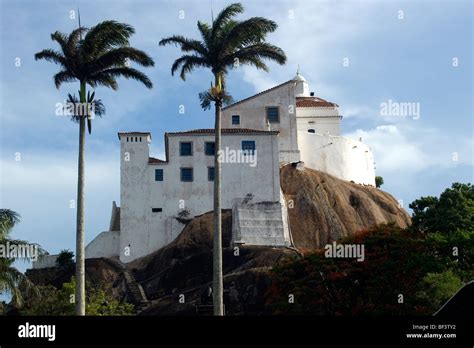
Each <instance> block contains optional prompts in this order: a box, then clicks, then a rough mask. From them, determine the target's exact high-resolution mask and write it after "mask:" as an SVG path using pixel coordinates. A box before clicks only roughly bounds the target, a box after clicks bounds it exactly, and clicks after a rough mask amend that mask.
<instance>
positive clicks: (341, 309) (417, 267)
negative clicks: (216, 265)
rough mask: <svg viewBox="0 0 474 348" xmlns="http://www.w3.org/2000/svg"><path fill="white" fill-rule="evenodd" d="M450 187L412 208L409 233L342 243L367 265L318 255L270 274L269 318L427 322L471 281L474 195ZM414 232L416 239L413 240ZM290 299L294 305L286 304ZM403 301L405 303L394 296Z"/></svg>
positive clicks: (390, 228)
mask: <svg viewBox="0 0 474 348" xmlns="http://www.w3.org/2000/svg"><path fill="white" fill-rule="evenodd" d="M472 190H473V189H472V186H471V185H470V184H457V183H455V184H453V185H452V187H451V188H450V189H447V190H446V191H444V192H443V193H442V194H441V196H440V198H439V199H438V198H437V197H422V198H421V199H419V200H416V201H414V202H413V203H412V204H411V205H410V207H411V208H412V209H413V210H414V214H413V226H412V227H410V228H408V229H405V230H403V229H400V228H397V227H395V226H394V225H393V224H388V225H380V226H376V227H373V228H371V229H369V230H365V231H361V232H359V233H358V234H357V235H355V236H353V237H351V238H347V239H346V240H343V241H340V242H341V243H350V244H363V245H364V247H365V261H364V262H357V261H356V260H355V259H342V258H341V259H337V258H326V257H325V256H324V251H323V250H320V251H318V252H315V253H313V254H309V255H306V256H305V257H304V258H303V259H301V260H289V261H287V262H286V263H283V264H281V265H279V266H278V267H276V268H274V269H273V271H272V274H273V282H272V286H271V288H270V290H269V291H268V293H267V294H266V295H267V296H266V301H267V304H268V306H269V308H270V310H271V312H273V313H276V314H282V313H285V314H316V315H318V314H319V315H345V316H351V315H381V314H382V315H420V314H421V315H429V314H432V313H434V312H435V311H436V310H438V309H439V306H440V305H441V304H442V303H444V302H445V301H446V300H447V299H448V298H449V297H450V296H452V295H453V294H454V293H455V292H456V291H457V290H459V289H460V288H461V287H462V285H463V284H464V283H467V282H468V281H470V280H472V279H473V278H474V229H473V216H474V214H473V212H474V211H473V191H472ZM413 232H415V233H413ZM288 294H293V295H294V296H295V303H294V304H291V303H288ZM399 294H403V297H404V301H403V303H398V301H397V300H398V295H399Z"/></svg>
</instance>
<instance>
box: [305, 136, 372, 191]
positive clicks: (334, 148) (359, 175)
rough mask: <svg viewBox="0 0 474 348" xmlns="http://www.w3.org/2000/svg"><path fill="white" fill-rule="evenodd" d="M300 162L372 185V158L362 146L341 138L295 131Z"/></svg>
mask: <svg viewBox="0 0 474 348" xmlns="http://www.w3.org/2000/svg"><path fill="white" fill-rule="evenodd" d="M298 145H299V148H300V151H301V160H302V161H303V162H304V163H305V165H306V166H307V167H310V168H313V169H316V170H320V171H322V172H325V173H328V174H331V175H334V176H335V177H338V178H340V179H343V180H347V181H354V182H355V183H358V184H366V185H372V186H375V169H374V156H373V154H372V151H371V150H370V148H369V147H368V146H367V145H365V144H364V143H362V142H360V141H358V140H355V139H351V138H345V137H341V136H332V135H324V134H312V133H308V132H306V131H300V132H298Z"/></svg>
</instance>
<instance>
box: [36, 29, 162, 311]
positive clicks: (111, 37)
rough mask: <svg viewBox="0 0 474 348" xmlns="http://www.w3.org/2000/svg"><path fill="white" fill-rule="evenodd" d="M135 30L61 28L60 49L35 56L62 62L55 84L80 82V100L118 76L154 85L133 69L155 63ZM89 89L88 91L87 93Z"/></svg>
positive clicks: (79, 262) (81, 265) (80, 192)
mask: <svg viewBox="0 0 474 348" xmlns="http://www.w3.org/2000/svg"><path fill="white" fill-rule="evenodd" d="M134 33H135V29H134V28H133V27H132V26H130V25H128V24H124V23H118V22H116V21H103V22H100V23H98V24H97V25H95V26H93V27H92V28H90V29H88V28H84V27H79V28H77V29H75V30H73V31H72V32H71V33H70V34H69V35H66V34H63V33H61V32H59V31H56V32H54V33H53V34H51V39H52V40H53V41H56V42H57V43H58V44H59V47H60V51H56V50H53V49H44V50H42V51H41V52H38V53H36V54H35V59H36V60H38V59H45V60H47V61H50V62H53V63H56V64H58V65H59V66H60V67H61V70H60V71H59V72H58V73H57V74H55V75H54V84H55V85H56V88H59V87H60V86H61V84H63V83H64V82H73V81H79V86H80V90H79V102H80V103H81V104H86V103H88V100H89V99H92V100H93V99H94V97H93V96H92V98H90V96H91V95H90V94H88V92H87V91H86V88H87V85H89V86H91V87H92V88H95V87H97V86H104V87H109V88H112V89H113V90H116V89H117V88H118V84H117V78H118V77H124V78H126V79H134V80H136V81H139V82H141V83H143V84H144V85H145V86H146V87H147V88H152V86H153V84H152V83H151V81H150V79H149V78H148V77H147V76H146V75H145V74H144V73H142V72H141V71H139V70H137V69H135V68H132V67H131V66H130V63H131V62H134V63H136V64H138V65H140V66H144V67H150V66H153V65H154V62H153V59H151V57H150V56H148V55H147V54H146V53H145V52H143V51H141V50H138V49H136V48H133V47H131V46H130V42H129V39H130V37H131V36H132V35H133V34H134ZM86 92H87V93H86ZM92 95H93V94H92ZM75 116H78V117H79V118H78V119H77V117H76V118H74V117H73V119H74V120H75V121H78V123H79V157H78V184H77V222H76V277H77V280H78V281H77V284H76V286H77V289H76V298H77V306H76V313H77V315H84V314H85V262H84V254H85V249H84V234H85V231H84V209H85V204H84V185H85V183H84V181H85V176H84V171H85V163H84V162H85V139H86V138H85V135H86V131H85V128H86V119H87V123H88V127H89V132H90V130H91V124H90V122H91V117H90V115H89V114H86V115H75Z"/></svg>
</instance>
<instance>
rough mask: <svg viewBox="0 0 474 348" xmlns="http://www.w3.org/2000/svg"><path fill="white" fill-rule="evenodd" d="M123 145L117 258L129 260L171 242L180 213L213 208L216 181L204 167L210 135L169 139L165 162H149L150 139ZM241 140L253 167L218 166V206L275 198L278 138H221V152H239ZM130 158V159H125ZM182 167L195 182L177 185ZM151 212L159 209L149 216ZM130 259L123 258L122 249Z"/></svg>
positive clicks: (210, 161)
mask: <svg viewBox="0 0 474 348" xmlns="http://www.w3.org/2000/svg"><path fill="white" fill-rule="evenodd" d="M142 137H143V138H142V140H143V141H142V142H127V141H126V138H127V137H126V136H123V135H122V136H121V137H120V140H121V169H120V170H121V182H120V185H121V195H120V200H121V215H120V229H121V231H120V247H119V252H120V253H119V254H120V259H121V261H123V262H130V261H132V260H133V259H136V258H137V257H140V256H144V255H147V254H150V253H152V252H153V251H156V250H157V249H159V248H161V247H162V246H165V245H167V244H169V243H170V242H172V241H173V240H174V239H175V238H176V237H177V235H178V234H179V233H180V232H181V230H182V228H183V227H184V225H183V224H181V223H180V222H178V221H177V220H176V217H177V216H178V214H179V213H180V211H183V210H187V211H189V213H190V214H189V218H192V217H194V216H196V215H200V214H203V213H206V212H209V211H212V210H213V191H214V182H213V181H209V180H208V167H214V156H208V155H206V154H205V142H214V134H212V133H210V134H189V135H179V136H177V135H172V134H170V135H168V137H167V139H168V151H167V153H168V156H169V158H168V162H167V163H159V164H156V163H153V164H150V163H148V159H149V149H148V140H146V139H145V138H146V137H144V136H142ZM243 140H253V141H255V144H256V150H257V165H256V166H255V167H251V166H250V165H249V164H247V163H223V164H222V208H223V209H231V208H232V201H233V200H234V199H235V198H244V197H245V196H246V195H247V194H248V193H251V194H253V196H254V198H253V201H254V202H259V201H269V202H276V201H278V200H279V192H280V191H279V190H280V175H279V165H278V163H279V162H278V136H277V135H276V134H272V133H264V134H223V136H222V148H223V149H225V148H228V149H231V150H240V149H241V142H242V141H243ZM180 142H192V143H193V155H192V156H180V154H179V143H180ZM127 159H128V160H127ZM180 168H193V172H194V180H193V182H181V177H180ZM155 169H163V181H155ZM153 208H159V209H161V211H160V212H153V211H152V209H153ZM127 247H129V248H130V255H125V254H124V252H123V251H124V250H125V248H127Z"/></svg>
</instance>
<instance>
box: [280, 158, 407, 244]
mask: <svg viewBox="0 0 474 348" xmlns="http://www.w3.org/2000/svg"><path fill="white" fill-rule="evenodd" d="M280 177H281V179H280V180H281V188H282V190H283V193H284V195H285V199H286V200H287V205H288V207H289V209H288V213H289V217H290V228H291V233H292V236H293V242H294V244H295V246H296V247H297V248H299V249H315V248H320V247H322V246H324V245H325V244H327V243H328V242H332V241H334V240H338V239H341V238H344V237H348V236H351V235H353V234H355V233H357V232H358V231H360V230H362V229H366V228H368V227H370V226H372V225H376V224H382V223H388V222H394V223H395V224H396V225H397V226H399V227H401V228H405V227H407V226H409V225H410V223H411V219H410V216H409V215H408V213H407V212H406V211H405V210H404V209H403V208H401V207H399V205H398V202H397V200H396V199H395V198H393V196H392V195H390V194H389V193H387V192H384V191H382V190H380V189H377V188H375V187H373V186H364V185H359V184H354V183H351V182H348V181H344V180H341V179H338V178H336V177H334V176H332V175H329V174H326V173H323V172H320V171H317V170H313V169H309V168H304V169H303V168H302V167H301V165H300V166H298V165H297V164H296V163H295V164H289V165H286V166H284V167H283V168H281V170H280Z"/></svg>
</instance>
